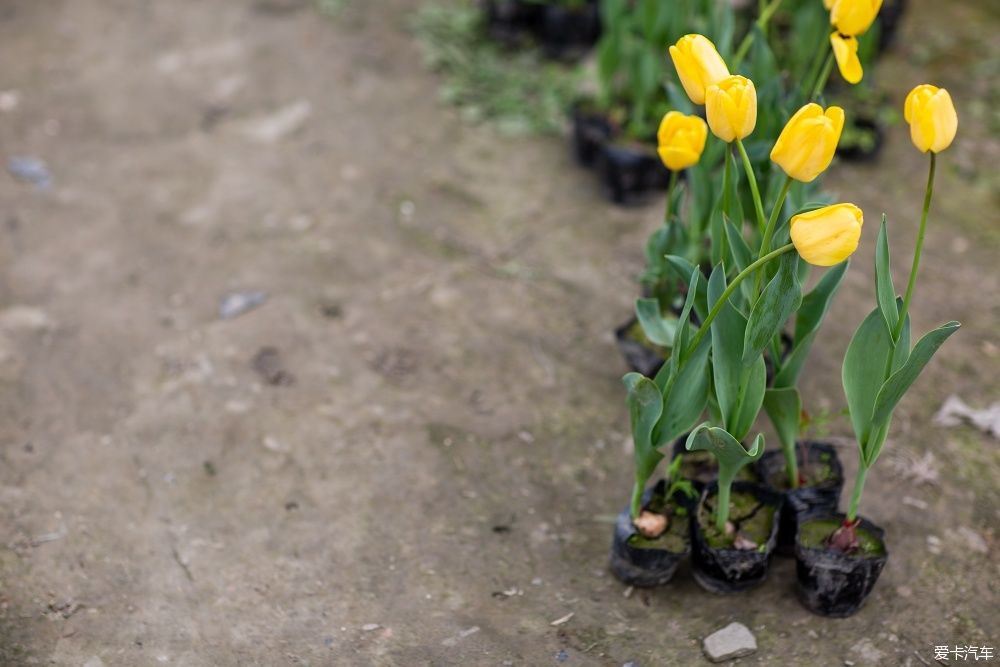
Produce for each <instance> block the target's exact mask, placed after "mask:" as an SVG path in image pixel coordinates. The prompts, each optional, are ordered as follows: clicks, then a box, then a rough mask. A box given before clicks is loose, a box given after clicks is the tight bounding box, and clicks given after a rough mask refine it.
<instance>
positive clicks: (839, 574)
mask: <svg viewBox="0 0 1000 667" xmlns="http://www.w3.org/2000/svg"><path fill="white" fill-rule="evenodd" d="M845 518H846V517H845V515H843V514H840V513H831V512H822V511H816V512H812V513H810V514H805V515H802V516H800V517H799V519H800V522H799V532H798V535H797V536H796V541H795V561H796V575H797V577H798V595H799V600H800V601H801V602H802V604H803V605H804V606H805V607H806V609H808V610H809V611H811V612H814V613H816V614H819V615H821V616H832V617H835V618H843V617H845V616H850V615H852V614H854V613H855V612H856V611H858V609H860V608H861V607H862V606H863V605H864V603H865V600H866V599H867V598H868V595H869V594H870V593H871V592H872V589H873V588H874V587H875V582H876V581H878V578H879V575H880V574H882V568H883V567H885V563H886V561H887V560H888V559H889V552H888V550H887V549H886V546H885V532H884V531H883V530H882V529H881V528H879V527H878V526H876V525H875V524H873V523H871V522H870V521H868V520H866V519H865V518H863V517H859V523H858V526H857V534H858V541H859V544H860V547H859V549H858V550H857V551H856V552H854V553H852V554H845V553H843V552H841V551H836V550H833V549H830V548H829V547H827V546H826V545H825V544H824V541H825V540H826V539H827V538H828V537H829V535H830V534H831V533H832V532H833V530H835V529H836V528H837V527H838V526H840V525H841V523H842V522H843V521H844V519H845Z"/></svg>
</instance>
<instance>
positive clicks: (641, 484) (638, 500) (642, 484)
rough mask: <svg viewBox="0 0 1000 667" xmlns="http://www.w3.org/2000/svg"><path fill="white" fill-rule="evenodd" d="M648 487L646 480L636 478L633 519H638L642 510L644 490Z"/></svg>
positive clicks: (633, 493) (633, 492) (632, 509)
mask: <svg viewBox="0 0 1000 667" xmlns="http://www.w3.org/2000/svg"><path fill="white" fill-rule="evenodd" d="M645 489H646V480H640V479H639V477H638V476H636V478H635V485H633V487H632V504H631V513H632V518H633V519H638V518H639V514H640V513H641V512H642V492H643V491H644V490H645Z"/></svg>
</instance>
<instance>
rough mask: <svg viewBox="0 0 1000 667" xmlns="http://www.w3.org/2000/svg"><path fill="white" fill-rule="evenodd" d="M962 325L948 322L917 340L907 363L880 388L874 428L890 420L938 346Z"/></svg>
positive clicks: (873, 419) (873, 421)
mask: <svg viewBox="0 0 1000 667" xmlns="http://www.w3.org/2000/svg"><path fill="white" fill-rule="evenodd" d="M960 326H962V325H961V324H959V323H958V322H955V321H951V322H948V323H947V324H943V325H942V326H940V327H938V328H937V329H934V330H933V331H931V332H929V333H928V334H927V335H925V336H924V337H923V338H921V339H920V340H919V341H918V342H917V344H916V345H915V346H914V347H913V350H912V351H911V352H910V354H909V356H908V357H907V359H906V363H904V364H903V365H902V367H901V368H900V369H899V370H897V371H896V372H894V373H893V374H892V375H891V376H890V377H889V379H888V380H886V381H885V384H883V385H882V386H881V388H880V389H879V392H878V396H877V397H876V398H875V410H874V413H873V415H872V425H873V427H874V428H878V427H880V426H882V425H883V424H884V423H885V422H886V421H888V419H889V417H891V416H892V412H893V410H895V409H896V405H897V404H899V401H900V400H901V399H902V398H903V395H904V394H906V392H907V390H909V388H910V386H911V385H913V383H914V382H915V381H916V379H917V378H918V377H919V376H920V373H921V371H923V370H924V366H926V365H927V362H929V361H930V360H931V357H933V356H934V353H935V352H937V350H938V348H939V347H941V345H942V344H943V343H944V342H945V341H946V340H948V338H949V337H950V336H951V335H952V334H953V333H955V332H956V331H958V328H959V327H960Z"/></svg>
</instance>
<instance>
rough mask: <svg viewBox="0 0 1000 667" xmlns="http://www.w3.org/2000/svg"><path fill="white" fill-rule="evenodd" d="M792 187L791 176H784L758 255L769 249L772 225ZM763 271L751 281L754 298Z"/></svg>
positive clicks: (758, 292)
mask: <svg viewBox="0 0 1000 667" xmlns="http://www.w3.org/2000/svg"><path fill="white" fill-rule="evenodd" d="M791 187H792V177H791V176H785V182H784V184H783V185H782V186H781V193H780V194H779V195H778V199H777V201H776V202H775V204H774V208H772V209H771V218H770V219H769V220H768V221H767V227H765V228H764V238H763V239H762V240H761V242H760V252H759V253H758V254H759V255H766V254H767V253H768V252H770V251H771V237H772V236H773V235H774V227H775V225H776V224H777V222H778V216H779V214H780V213H781V209H782V207H783V206H784V205H785V198H786V197H787V196H788V190H789V188H791ZM762 273H763V271H758V272H757V275H756V276H755V277H754V283H753V295H754V300H756V299H757V295H758V294H760V280H761V274H762Z"/></svg>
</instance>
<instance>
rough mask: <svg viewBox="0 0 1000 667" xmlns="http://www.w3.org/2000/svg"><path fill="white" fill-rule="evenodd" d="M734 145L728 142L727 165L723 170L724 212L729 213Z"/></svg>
mask: <svg viewBox="0 0 1000 667" xmlns="http://www.w3.org/2000/svg"><path fill="white" fill-rule="evenodd" d="M732 153H733V147H732V146H730V145H729V144H726V153H725V162H726V166H725V168H724V169H723V171H722V212H723V213H728V211H729V179H731V178H732V176H731V175H730V166H729V163H730V162H731V161H732V158H733V155H732Z"/></svg>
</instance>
